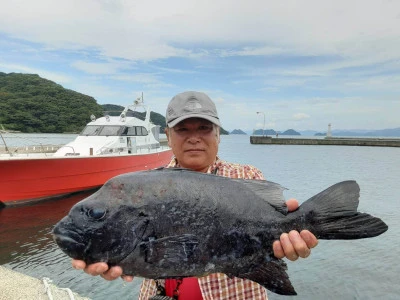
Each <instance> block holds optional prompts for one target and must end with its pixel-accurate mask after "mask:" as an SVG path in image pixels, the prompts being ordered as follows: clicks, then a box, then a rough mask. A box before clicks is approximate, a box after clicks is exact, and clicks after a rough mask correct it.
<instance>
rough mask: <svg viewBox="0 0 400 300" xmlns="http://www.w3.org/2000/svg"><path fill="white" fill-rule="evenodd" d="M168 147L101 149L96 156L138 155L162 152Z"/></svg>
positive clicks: (152, 145) (149, 146)
mask: <svg viewBox="0 0 400 300" xmlns="http://www.w3.org/2000/svg"><path fill="white" fill-rule="evenodd" d="M168 148H169V147H165V146H160V144H159V143H154V144H148V145H142V146H141V145H136V146H135V147H131V148H129V147H102V148H100V149H99V150H98V151H97V155H110V154H115V153H118V154H140V153H152V152H158V151H164V150H166V149H168Z"/></svg>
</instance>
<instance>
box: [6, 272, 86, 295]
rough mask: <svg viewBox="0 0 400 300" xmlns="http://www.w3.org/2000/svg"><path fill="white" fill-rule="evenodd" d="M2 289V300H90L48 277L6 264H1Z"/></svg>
mask: <svg viewBox="0 0 400 300" xmlns="http://www.w3.org/2000/svg"><path fill="white" fill-rule="evenodd" d="M0 290H1V293H0V300H16V299H24V300H30V299H32V300H48V299H57V300H64V299H66V300H70V299H75V300H90V298H86V297H82V296H80V295H78V294H77V293H75V292H72V291H71V290H70V289H65V288H59V287H57V286H55V285H54V284H52V283H51V280H50V279H48V278H43V279H42V280H39V279H37V278H34V277H31V276H28V275H25V274H22V273H19V272H16V271H13V270H11V269H8V268H5V267H4V266H0ZM71 296H72V297H71ZM51 297H52V298H51Z"/></svg>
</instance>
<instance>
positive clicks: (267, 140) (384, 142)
mask: <svg viewBox="0 0 400 300" xmlns="http://www.w3.org/2000/svg"><path fill="white" fill-rule="evenodd" d="M250 143H251V144H264V145H329V146H376V147H400V138H351V137H349V138H347V137H343V138H335V137H330V138H322V139H313V138H272V137H271V136H255V135H253V136H250Z"/></svg>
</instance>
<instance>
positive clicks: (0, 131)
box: [0, 124, 12, 155]
mask: <svg viewBox="0 0 400 300" xmlns="http://www.w3.org/2000/svg"><path fill="white" fill-rule="evenodd" d="M1 128H2V130H0V136H1V139H2V140H3V143H4V146H5V150H6V152H7V153H8V154H10V155H12V154H11V152H10V151H9V150H8V147H7V143H6V141H5V139H4V137H3V131H4V132H6V131H5V130H4V127H3V124H1Z"/></svg>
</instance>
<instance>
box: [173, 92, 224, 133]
mask: <svg viewBox="0 0 400 300" xmlns="http://www.w3.org/2000/svg"><path fill="white" fill-rule="evenodd" d="M188 118H201V119H206V120H208V121H210V122H212V123H214V124H215V125H218V126H220V127H221V123H220V122H219V118H218V113H217V108H216V107H215V104H214V102H213V101H212V100H211V99H210V97H208V96H207V95H206V94H204V93H201V92H193V91H188V92H183V93H180V94H178V95H176V96H175V97H174V98H172V99H171V101H170V102H169V104H168V107H167V113H166V122H167V125H168V127H174V126H175V125H176V124H178V123H179V122H181V121H183V120H186V119H188Z"/></svg>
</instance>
